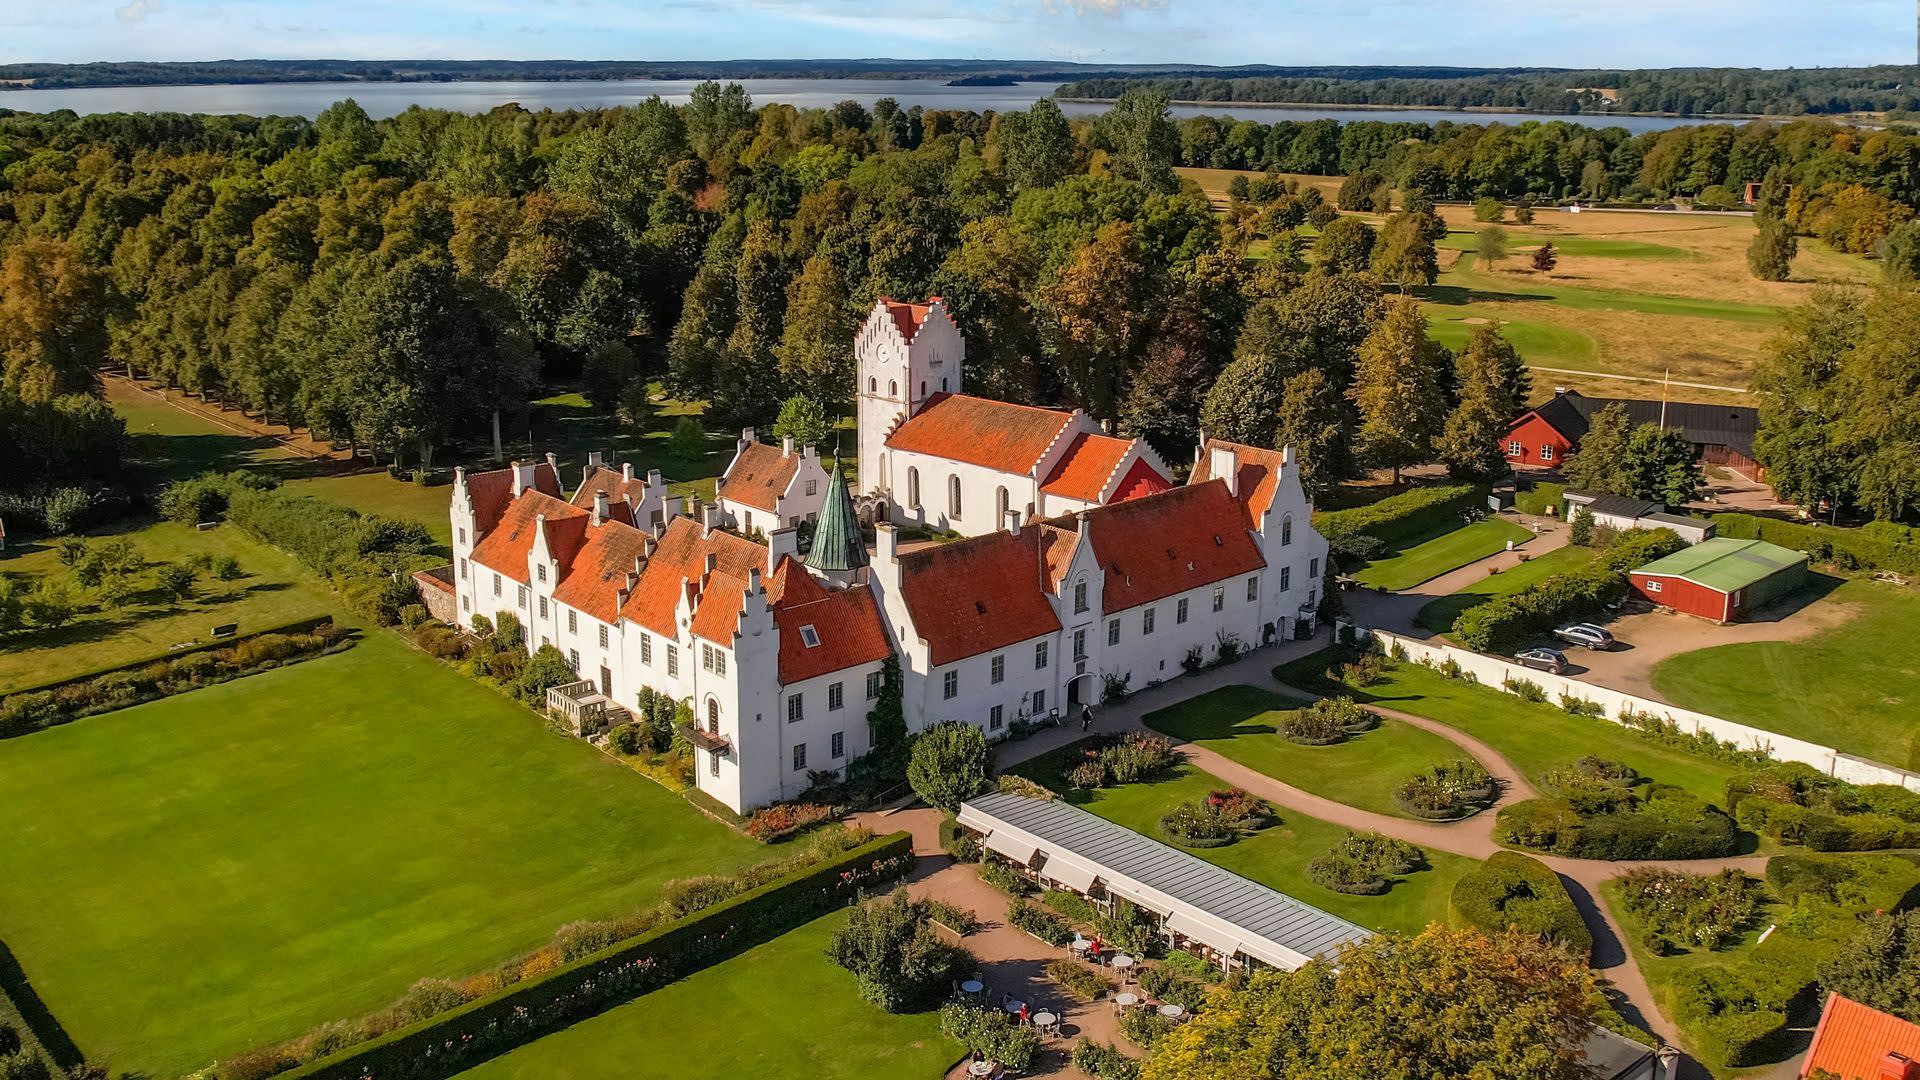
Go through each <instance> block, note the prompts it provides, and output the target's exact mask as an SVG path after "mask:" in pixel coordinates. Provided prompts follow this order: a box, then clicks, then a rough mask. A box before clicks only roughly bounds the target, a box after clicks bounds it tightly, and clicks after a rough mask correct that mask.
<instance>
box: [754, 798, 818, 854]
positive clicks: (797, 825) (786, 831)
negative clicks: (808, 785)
mask: <svg viewBox="0 0 1920 1080" xmlns="http://www.w3.org/2000/svg"><path fill="white" fill-rule="evenodd" d="M839 812H840V811H839V809H838V808H836V807H832V806H826V805H823V804H821V803H802V802H790V803H775V804H774V805H772V806H763V807H761V808H760V809H758V810H755V811H754V812H753V813H752V814H749V815H748V816H747V823H746V825H745V826H743V831H744V832H745V833H746V834H747V835H748V836H751V837H753V838H754V839H755V840H758V841H760V842H761V843H765V844H771V843H773V842H775V841H777V840H785V839H786V838H787V837H790V836H796V835H798V834H800V833H802V832H805V831H806V830H808V829H811V828H813V827H814V826H816V825H821V824H824V823H826V822H828V821H832V820H833V819H834V817H835V816H836V815H837V814H839Z"/></svg>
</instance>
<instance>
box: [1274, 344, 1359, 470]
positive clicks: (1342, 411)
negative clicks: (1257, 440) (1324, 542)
mask: <svg viewBox="0 0 1920 1080" xmlns="http://www.w3.org/2000/svg"><path fill="white" fill-rule="evenodd" d="M1288 447H1292V448H1293V453H1294V456H1295V458H1296V459H1297V460H1298V462H1299V465H1300V486H1301V488H1303V489H1304V490H1305V491H1306V493H1307V497H1308V498H1309V499H1313V498H1318V497H1319V496H1321V495H1324V494H1326V493H1327V492H1328V491H1330V490H1332V489H1333V486H1334V485H1335V484H1338V483H1339V482H1340V481H1342V480H1344V479H1346V478H1347V476H1348V475H1349V474H1350V473H1351V472H1352V470H1353V453H1352V448H1353V421H1352V415H1351V413H1350V412H1349V410H1348V409H1347V403H1346V402H1345V401H1342V400H1341V398H1340V388H1339V387H1337V386H1335V385H1333V383H1332V381H1331V380H1329V379H1328V378H1327V373H1326V372H1324V371H1322V370H1320V369H1319V368H1308V369H1306V370H1305V371H1301V372H1298V373H1296V374H1294V375H1291V376H1288V378H1287V381H1286V382H1285V383H1284V384H1283V385H1282V386H1281V388H1280V409H1279V412H1278V413H1277V414H1276V416H1275V417H1274V429H1273V448H1274V449H1276V450H1283V449H1286V448H1288Z"/></svg>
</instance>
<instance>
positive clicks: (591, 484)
mask: <svg viewBox="0 0 1920 1080" xmlns="http://www.w3.org/2000/svg"><path fill="white" fill-rule="evenodd" d="M646 490H647V478H646V477H645V476H644V475H635V476H634V478H633V479H631V480H629V479H627V477H626V474H625V473H623V472H621V471H620V470H619V469H610V468H607V467H606V466H605V465H602V466H600V467H599V468H597V469H595V470H593V472H592V474H590V475H589V476H588V477H587V478H586V480H584V481H582V482H581V484H580V489H579V490H578V491H575V492H574V493H573V505H575V506H577V507H579V508H580V509H582V510H588V511H591V510H592V509H593V496H594V493H595V492H597V491H604V492H606V493H607V501H608V502H609V503H610V504H611V506H610V507H609V510H608V514H607V516H608V517H610V518H612V519H613V520H615V521H623V522H626V523H627V524H628V525H639V526H644V525H646V524H647V523H646V522H640V521H635V520H633V512H632V506H631V505H630V504H629V503H628V502H627V500H628V499H629V498H631V499H632V500H633V501H634V502H635V503H638V502H639V501H640V500H641V498H642V497H643V496H644V495H645V493H646Z"/></svg>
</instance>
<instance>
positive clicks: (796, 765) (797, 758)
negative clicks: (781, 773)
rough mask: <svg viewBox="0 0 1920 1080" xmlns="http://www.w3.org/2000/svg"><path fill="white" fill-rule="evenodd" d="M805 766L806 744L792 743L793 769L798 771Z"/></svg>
mask: <svg viewBox="0 0 1920 1080" xmlns="http://www.w3.org/2000/svg"><path fill="white" fill-rule="evenodd" d="M806 767H807V744H806V743H794V744H793V771H794V772H799V771H800V770H802V769H804V768H806Z"/></svg>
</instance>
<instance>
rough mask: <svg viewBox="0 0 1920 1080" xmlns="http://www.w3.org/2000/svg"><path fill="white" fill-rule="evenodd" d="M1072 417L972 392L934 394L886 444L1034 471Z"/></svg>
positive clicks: (1003, 468)
mask: <svg viewBox="0 0 1920 1080" xmlns="http://www.w3.org/2000/svg"><path fill="white" fill-rule="evenodd" d="M1072 419H1073V414H1072V413H1067V412H1061V411H1060V410H1058V409H1041V408H1036V407H1034V406H1032V405H1015V404H1013V403H1011V402H1006V401H994V400H992V399H990V398H977V397H972V396H970V395H967V394H945V393H942V394H935V395H933V396H932V397H930V398H928V399H927V403H926V404H925V405H922V406H921V407H920V411H919V412H917V413H914V414H913V415H912V416H910V417H908V418H907V419H906V420H905V421H904V422H902V423H901V425H900V426H899V427H897V428H895V429H894V431H893V434H892V435H889V436H887V446H888V447H889V448H890V449H894V450H905V451H908V452H910V453H916V454H931V455H932V456H934V457H943V458H946V459H948V460H949V461H964V462H968V463H969V464H973V465H980V466H983V467H985V468H989V469H995V470H998V471H1001V472H1013V473H1023V472H1027V471H1028V470H1030V469H1032V468H1033V467H1034V465H1035V464H1036V463H1038V462H1039V460H1040V455H1041V454H1044V453H1046V450H1047V447H1049V446H1052V445H1053V441H1054V440H1055V439H1057V438H1059V437H1060V433H1061V432H1062V431H1064V430H1065V429H1066V426H1067V424H1068V423H1069V422H1071V421H1072Z"/></svg>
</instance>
